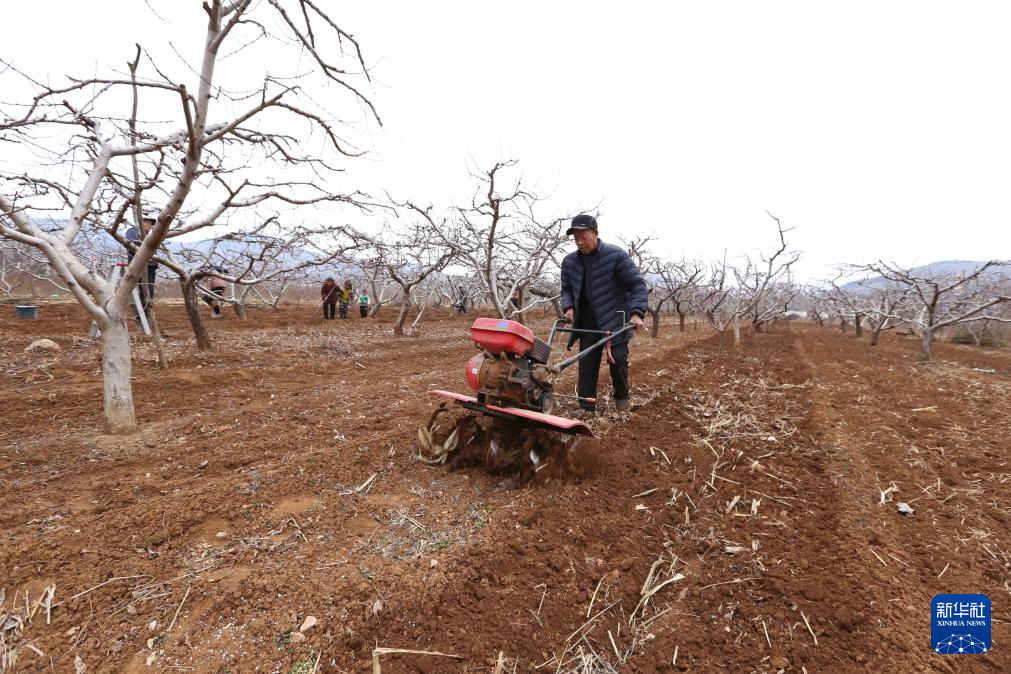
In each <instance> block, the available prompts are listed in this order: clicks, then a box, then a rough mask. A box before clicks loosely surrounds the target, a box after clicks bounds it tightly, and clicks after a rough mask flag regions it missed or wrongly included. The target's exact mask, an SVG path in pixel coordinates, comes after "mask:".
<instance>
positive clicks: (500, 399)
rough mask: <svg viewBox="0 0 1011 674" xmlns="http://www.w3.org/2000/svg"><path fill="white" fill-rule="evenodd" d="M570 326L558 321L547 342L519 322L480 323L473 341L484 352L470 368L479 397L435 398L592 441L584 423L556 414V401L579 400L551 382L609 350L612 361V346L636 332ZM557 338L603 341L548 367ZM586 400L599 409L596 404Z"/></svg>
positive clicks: (487, 320) (473, 331) (470, 379)
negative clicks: (583, 337)
mask: <svg viewBox="0 0 1011 674" xmlns="http://www.w3.org/2000/svg"><path fill="white" fill-rule="evenodd" d="M565 323H566V321H565V319H558V320H557V321H555V322H554V324H553V325H552V326H551V334H550V335H549V336H548V341H546V342H545V341H544V340H541V339H538V338H537V337H536V336H535V335H534V333H533V331H532V330H530V328H528V327H526V326H525V325H522V324H520V323H517V322H516V321H507V320H500V319H496V318H478V319H477V320H476V321H474V325H472V326H471V328H470V335H471V338H472V339H473V340H474V344H475V345H476V346H477V348H479V349H481V351H480V352H479V353H478V354H476V355H475V356H474V357H473V358H471V359H470V361H468V362H467V383H468V384H469V385H470V388H471V389H472V390H473V391H474V392H475V395H474V396H468V395H463V394H460V393H453V392H452V391H442V390H436V391H432V393H434V394H436V395H440V396H444V397H446V398H450V399H451V400H455V401H456V402H457V403H459V404H460V405H462V406H464V407H466V408H467V409H470V410H474V411H475V412H480V413H482V414H487V415H489V416H493V417H499V418H502V419H510V420H513V421H517V422H519V423H521V424H524V425H528V426H537V427H540V428H546V429H548V430H552V431H560V432H562V433H572V434H577V435H593V433H592V432H591V431H590V429H589V427H588V426H587V425H586V424H584V423H583V422H581V421H575V420H572V419H565V418H563V417H557V416H554V415H553V414H551V412H552V411H553V410H554V406H555V398H556V397H566V398H577V399H578V397H577V396H567V395H562V394H558V393H555V391H554V385H553V383H552V380H553V379H554V377H555V376H556V375H557V374H559V373H560V372H561V371H562V370H564V369H565V368H567V367H569V366H570V365H573V364H575V363H577V362H579V359H580V358H582V357H583V356H585V355H586V354H588V353H589V352H591V351H593V350H594V349H597V348H600V347H604V348H605V349H607V351H608V357H609V358H610V348H611V342H612V341H614V339H615V338H616V337H618V336H620V335H623V334H624V333H626V332H628V331H629V330H633V329H635V326H634V325H631V324H626V325H624V327H622V328H621V329H619V330H616V331H614V332H605V331H601V330H583V329H580V328H566V327H561V326H562V325H564V324H565ZM558 333H576V334H580V335H584V334H588V335H598V336H599V337H600V339H598V340H597V341H596V342H594V343H593V344H592V345H591V346H589V347H588V348H586V349H583V350H582V351H580V352H579V353H577V354H576V355H574V356H571V357H569V358H566V359H565V360H562V361H560V362H558V363H555V364H554V365H549V364H548V361H549V360H550V357H551V345H552V343H553V342H554V340H555V335H556V334H558ZM583 400H584V401H585V402H587V403H590V404H595V403H596V400H594V399H592V398H586V399H583Z"/></svg>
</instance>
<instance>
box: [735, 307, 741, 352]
mask: <svg viewBox="0 0 1011 674" xmlns="http://www.w3.org/2000/svg"><path fill="white" fill-rule="evenodd" d="M740 343H741V315H740V314H734V345H735V346H736V345H737V344H740Z"/></svg>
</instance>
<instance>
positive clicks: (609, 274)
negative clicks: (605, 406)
mask: <svg viewBox="0 0 1011 674" xmlns="http://www.w3.org/2000/svg"><path fill="white" fill-rule="evenodd" d="M566 235H572V238H573V239H574V240H575V243H576V249H577V250H575V251H574V252H572V253H569V254H568V255H566V256H565V259H564V260H562V297H561V300H562V311H564V312H565V316H566V318H568V319H569V320H570V321H574V323H575V327H576V328H577V329H578V332H573V333H572V335H571V337H570V338H569V344H568V346H569V348H571V347H572V345H573V344H574V343H575V341H576V340H577V339H578V340H579V345H580V346H579V348H580V350H583V349H585V348H587V347H589V346H590V345H592V344H594V343H595V342H597V341H598V340H600V338H601V335H604V334H607V333H614V332H617V331H619V330H620V329H621V328H622V327H623V326H624V323H625V321H626V320H627V321H628V323H630V324H632V325H634V326H636V328H638V327H639V326H641V325H642V321H643V317H644V316H645V315H646V306H647V302H648V301H649V300H648V290H647V286H646V279H644V278H643V277H642V274H641V273H640V272H639V269H638V268H637V267H636V266H635V263H634V262H633V261H632V258H631V257H629V255H628V253H626V252H625V251H624V250H622V249H621V248H619V247H617V246H612V245H610V244H607V243H604V242H603V241H601V240H600V239H599V238H598V237H597V220H596V218H594V217H593V216H592V215H585V214H584V215H577V216H576V217H574V218H573V219H572V223H571V225H570V227H569V229H568V231H566ZM631 339H632V333H631V332H626V333H625V334H623V335H619V336H617V337H616V338H615V339H614V340H613V341H612V342H610V343H609V344H607V345H605V346H602V347H600V348H598V349H595V350H594V351H591V352H590V353H587V354H586V355H585V356H583V358H581V359H580V361H579V391H578V393H579V398H580V400H579V406H580V407H581V408H582V414H584V415H588V414H593V413H595V412H596V405H595V403H591V402H590V401H591V400H593V401H595V400H596V397H597V375H598V374H599V373H600V360H601V358H603V357H606V358H607V360H608V365H609V366H610V370H611V383H612V384H613V385H614V404H615V408H617V409H618V411H621V412H624V411H626V410H628V409H629V407H630V404H629V400H628V343H629V340H631Z"/></svg>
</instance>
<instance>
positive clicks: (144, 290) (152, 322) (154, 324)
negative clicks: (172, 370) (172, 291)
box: [140, 284, 169, 370]
mask: <svg viewBox="0 0 1011 674" xmlns="http://www.w3.org/2000/svg"><path fill="white" fill-rule="evenodd" d="M140 297H141V300H142V302H141V304H142V305H146V306H147V311H146V312H145V313H146V314H147V324H148V327H150V328H151V341H152V342H154V350H155V353H157V354H158V369H159V370H167V369H168V365H169V364H168V356H167V355H166V354H165V340H164V339H162V336H161V328H159V327H158V317H157V316H156V315H155V312H154V300H153V299H152V298H151V297H150V295H149V293H148V286H147V284H140Z"/></svg>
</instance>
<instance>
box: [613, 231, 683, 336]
mask: <svg viewBox="0 0 1011 674" xmlns="http://www.w3.org/2000/svg"><path fill="white" fill-rule="evenodd" d="M654 240H655V239H654V237H652V236H642V237H638V238H635V239H621V242H622V243H623V244H624V245H625V247H626V248H627V249H628V254H629V256H630V257H631V258H632V261H633V262H634V263H635V266H636V267H638V268H639V271H640V273H642V276H643V278H645V279H646V287H647V290H648V291H649V294H648V297H647V305H646V312H647V313H648V314H649V315H650V318H651V321H650V330H649V336H650V337H652V338H653V339H656V338H657V337H658V336H659V334H660V314H661V313H662V312H663V310H664V307H665V306H667V303H668V302H670V300H671V299H672V298H673V297H674V291H673V290H672V289H671V287H670V286H669V285H668V284H667V282H666V281H667V277H665V276H664V271H665V270H667V271H668V272H669V271H670V270H669V269H666V268H667V267H668V265H669V264H670V263H667V262H664V261H663V260H662V259H661V258H660V256H658V255H657V254H656V253H654V252H653V251H652V250H650V246H649V244H650V243H651V242H652V241H654Z"/></svg>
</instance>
